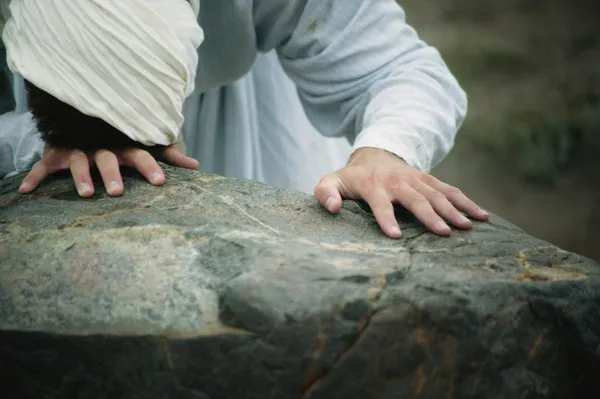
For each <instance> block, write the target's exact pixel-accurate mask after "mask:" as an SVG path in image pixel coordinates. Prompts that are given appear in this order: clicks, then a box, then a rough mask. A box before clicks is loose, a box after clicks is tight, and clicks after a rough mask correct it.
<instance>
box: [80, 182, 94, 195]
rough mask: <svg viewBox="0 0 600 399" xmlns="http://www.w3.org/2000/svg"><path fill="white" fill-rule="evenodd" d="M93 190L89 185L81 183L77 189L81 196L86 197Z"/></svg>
mask: <svg viewBox="0 0 600 399" xmlns="http://www.w3.org/2000/svg"><path fill="white" fill-rule="evenodd" d="M91 190H92V188H91V187H90V185H89V184H87V183H81V184H80V185H79V187H78V189H77V192H78V193H79V195H84V194H87V193H89V192H90V191H91Z"/></svg>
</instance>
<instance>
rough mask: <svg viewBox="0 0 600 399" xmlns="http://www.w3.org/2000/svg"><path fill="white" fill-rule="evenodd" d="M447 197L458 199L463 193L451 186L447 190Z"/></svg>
mask: <svg viewBox="0 0 600 399" xmlns="http://www.w3.org/2000/svg"><path fill="white" fill-rule="evenodd" d="M447 191H448V195H449V196H451V197H459V196H462V195H463V192H462V191H461V189H459V188H457V187H454V186H451V187H449V188H448V190H447Z"/></svg>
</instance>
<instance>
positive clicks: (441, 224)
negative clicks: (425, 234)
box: [435, 222, 450, 231]
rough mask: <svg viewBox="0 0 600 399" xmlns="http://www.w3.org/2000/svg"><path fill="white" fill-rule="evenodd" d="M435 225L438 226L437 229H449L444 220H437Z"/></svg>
mask: <svg viewBox="0 0 600 399" xmlns="http://www.w3.org/2000/svg"><path fill="white" fill-rule="evenodd" d="M435 226H436V227H437V228H438V230H442V231H450V227H449V226H448V225H447V224H446V223H444V222H437V224H436V225H435Z"/></svg>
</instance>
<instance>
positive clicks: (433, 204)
mask: <svg viewBox="0 0 600 399" xmlns="http://www.w3.org/2000/svg"><path fill="white" fill-rule="evenodd" d="M315 197H316V198H317V200H318V201H319V202H320V203H321V205H322V206H324V207H325V208H326V209H327V210H329V211H330V212H332V213H337V212H339V211H340V209H341V207H342V199H356V200H358V199H362V200H364V201H365V202H367V203H368V204H369V206H370V207H371V210H372V211H373V215H374V216H375V218H376V219H377V222H378V224H379V226H380V227H381V229H382V230H383V232H384V233H385V234H386V235H387V236H389V237H390V238H400V237H402V232H401V230H400V227H399V225H398V221H397V220H396V217H395V214H394V207H393V204H400V205H402V206H403V207H404V208H406V209H407V210H409V211H410V212H412V213H413V214H414V215H415V217H417V218H418V219H419V220H420V221H421V222H423V224H424V225H425V226H426V227H427V228H428V229H429V230H431V231H432V232H434V233H436V234H438V235H443V236H447V235H449V234H450V232H451V230H450V227H449V226H448V224H447V223H446V221H447V222H449V223H451V224H453V225H454V226H456V227H458V228H462V229H470V228H471V227H472V226H473V224H472V223H471V221H470V220H469V219H468V218H466V217H465V216H464V215H463V213H461V211H462V212H464V213H466V214H467V215H468V216H470V217H472V218H474V219H477V220H480V221H485V220H487V219H488V214H487V213H486V212H485V211H484V210H482V209H481V208H479V206H477V205H476V204H475V203H474V202H473V201H471V200H470V199H469V198H467V197H466V196H465V195H464V194H463V193H462V192H461V191H460V190H459V189H458V188H456V187H453V186H450V185H448V184H446V183H443V182H441V181H440V180H438V179H436V178H435V177H433V176H432V175H430V174H427V173H423V172H421V171H419V170H417V169H415V168H412V167H410V166H409V165H408V164H406V162H404V161H403V160H402V159H401V158H398V157H397V156H396V155H394V154H392V153H389V152H387V151H384V150H380V149H375V148H361V149H358V150H357V151H355V152H354V154H353V155H352V157H351V159H350V161H349V162H348V164H347V165H346V166H345V167H344V168H342V169H340V170H338V171H337V172H335V173H331V174H329V175H327V176H325V177H323V179H321V181H320V182H319V184H318V185H317V187H316V188H315Z"/></svg>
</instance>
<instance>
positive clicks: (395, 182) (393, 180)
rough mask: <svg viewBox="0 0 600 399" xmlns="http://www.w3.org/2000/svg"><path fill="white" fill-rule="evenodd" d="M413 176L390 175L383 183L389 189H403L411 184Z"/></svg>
mask: <svg viewBox="0 0 600 399" xmlns="http://www.w3.org/2000/svg"><path fill="white" fill-rule="evenodd" d="M411 179H412V176H406V175H401V174H397V173H390V174H389V175H387V176H386V177H385V178H384V179H383V181H384V184H385V186H386V187H387V188H402V187H403V186H404V185H406V184H408V185H410V184H411V181H412V180H411Z"/></svg>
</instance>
